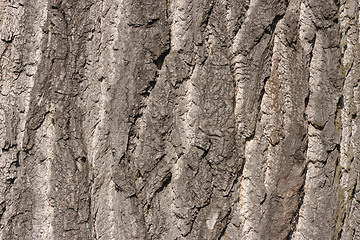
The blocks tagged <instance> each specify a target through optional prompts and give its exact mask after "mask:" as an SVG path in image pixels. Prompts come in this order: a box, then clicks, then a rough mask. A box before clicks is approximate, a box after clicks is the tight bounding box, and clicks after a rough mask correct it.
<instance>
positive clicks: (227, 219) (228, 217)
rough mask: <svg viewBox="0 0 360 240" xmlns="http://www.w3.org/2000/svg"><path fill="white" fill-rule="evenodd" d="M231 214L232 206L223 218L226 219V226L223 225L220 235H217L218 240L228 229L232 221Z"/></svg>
mask: <svg viewBox="0 0 360 240" xmlns="http://www.w3.org/2000/svg"><path fill="white" fill-rule="evenodd" d="M230 214H231V208H230V209H229V211H228V212H227V213H226V215H225V217H224V218H223V219H222V220H224V219H225V220H226V223H225V226H224V227H223V229H222V230H221V232H220V234H219V236H218V237H217V240H221V239H222V238H223V237H224V235H225V232H226V229H227V227H228V225H229V223H230Z"/></svg>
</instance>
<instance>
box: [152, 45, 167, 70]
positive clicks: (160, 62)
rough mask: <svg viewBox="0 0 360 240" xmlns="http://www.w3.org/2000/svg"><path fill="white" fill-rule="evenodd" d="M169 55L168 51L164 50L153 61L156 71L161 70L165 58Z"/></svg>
mask: <svg viewBox="0 0 360 240" xmlns="http://www.w3.org/2000/svg"><path fill="white" fill-rule="evenodd" d="M169 53H170V49H166V50H165V51H164V52H162V53H161V54H160V56H159V57H158V58H157V59H155V60H154V61H153V62H154V64H155V65H156V67H157V69H158V70H161V68H162V66H163V64H164V61H165V58H166V56H167V55H168V54H169Z"/></svg>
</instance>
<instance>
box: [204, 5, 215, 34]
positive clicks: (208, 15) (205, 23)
mask: <svg viewBox="0 0 360 240" xmlns="http://www.w3.org/2000/svg"><path fill="white" fill-rule="evenodd" d="M213 9H214V5H213V4H212V5H211V6H210V8H209V11H208V12H207V13H206V17H205V19H204V20H203V21H202V23H201V26H203V27H204V28H206V27H207V25H208V24H209V19H210V16H211V13H212V11H213Z"/></svg>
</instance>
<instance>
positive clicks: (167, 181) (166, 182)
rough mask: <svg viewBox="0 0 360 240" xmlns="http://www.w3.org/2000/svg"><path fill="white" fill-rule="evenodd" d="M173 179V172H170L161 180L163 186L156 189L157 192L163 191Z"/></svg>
mask: <svg viewBox="0 0 360 240" xmlns="http://www.w3.org/2000/svg"><path fill="white" fill-rule="evenodd" d="M171 179H172V174H171V172H169V173H168V174H166V176H165V177H164V179H163V180H162V181H161V186H160V187H159V188H158V189H157V190H156V191H155V194H157V193H159V192H161V191H163V190H164V189H165V188H166V187H167V186H168V185H169V184H170V183H171Z"/></svg>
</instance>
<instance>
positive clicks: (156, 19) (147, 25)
mask: <svg viewBox="0 0 360 240" xmlns="http://www.w3.org/2000/svg"><path fill="white" fill-rule="evenodd" d="M159 20H160V19H159V18H154V19H150V20H149V21H148V22H147V24H146V27H147V28H149V27H152V26H153V25H155V24H156V23H157V22H159Z"/></svg>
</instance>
